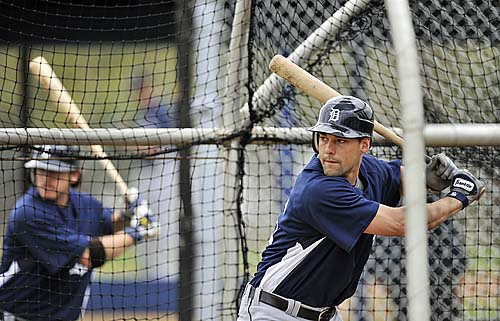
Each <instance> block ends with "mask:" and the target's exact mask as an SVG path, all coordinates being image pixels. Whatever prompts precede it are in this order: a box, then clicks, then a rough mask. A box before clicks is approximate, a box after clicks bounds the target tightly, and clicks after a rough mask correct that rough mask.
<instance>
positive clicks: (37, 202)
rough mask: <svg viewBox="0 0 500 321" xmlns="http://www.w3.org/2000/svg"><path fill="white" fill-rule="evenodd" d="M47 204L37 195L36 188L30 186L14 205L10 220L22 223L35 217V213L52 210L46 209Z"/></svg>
mask: <svg viewBox="0 0 500 321" xmlns="http://www.w3.org/2000/svg"><path fill="white" fill-rule="evenodd" d="M49 207H50V206H49V204H47V203H46V202H44V201H42V200H41V199H40V198H39V197H37V194H36V190H35V189H34V188H33V187H32V188H30V189H28V190H27V191H26V193H24V194H23V196H21V197H20V198H19V199H18V200H17V201H16V204H15V205H14V208H13V209H12V212H11V215H10V221H11V222H15V223H16V224H23V223H24V222H29V221H32V220H34V219H36V216H37V213H41V212H48V213H51V212H52V211H50V210H48V208H49Z"/></svg>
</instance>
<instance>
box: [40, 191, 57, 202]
mask: <svg viewBox="0 0 500 321" xmlns="http://www.w3.org/2000/svg"><path fill="white" fill-rule="evenodd" d="M38 195H40V197H41V198H42V199H44V200H47V201H55V200H56V199H57V192H56V191H52V190H49V189H44V188H39V189H38Z"/></svg>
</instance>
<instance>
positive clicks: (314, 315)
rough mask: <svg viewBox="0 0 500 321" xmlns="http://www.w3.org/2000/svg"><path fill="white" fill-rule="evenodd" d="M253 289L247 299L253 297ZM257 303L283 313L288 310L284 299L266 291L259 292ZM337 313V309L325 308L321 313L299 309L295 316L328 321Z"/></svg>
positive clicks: (251, 288) (304, 308) (252, 288)
mask: <svg viewBox="0 0 500 321" xmlns="http://www.w3.org/2000/svg"><path fill="white" fill-rule="evenodd" d="M255 290H256V289H255V287H253V286H252V285H250V293H249V294H248V297H249V298H250V299H252V298H253V297H254V296H255V292H256V291H255ZM258 299H259V302H262V303H265V304H267V305H270V306H272V307H274V308H276V309H280V310H281V311H285V312H286V310H287V309H288V301H287V300H286V299H283V298H282V297H279V296H277V295H276V294H273V293H270V292H266V291H260V296H259V298H258ZM336 312H337V309H335V308H332V307H330V308H326V309H325V310H323V311H316V310H312V309H308V308H306V307H302V306H301V307H300V308H299V312H298V313H297V316H298V317H300V318H303V319H307V320H319V321H326V320H330V319H331V318H332V317H333V316H334V315H335V313H336Z"/></svg>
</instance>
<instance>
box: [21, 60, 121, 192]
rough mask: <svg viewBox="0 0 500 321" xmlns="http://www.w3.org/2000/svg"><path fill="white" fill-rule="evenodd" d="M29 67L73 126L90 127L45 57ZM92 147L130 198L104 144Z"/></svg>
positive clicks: (118, 185) (118, 186)
mask: <svg viewBox="0 0 500 321" xmlns="http://www.w3.org/2000/svg"><path fill="white" fill-rule="evenodd" d="M29 69H30V72H31V73H32V74H33V75H34V76H36V77H37V78H38V81H39V83H40V86H41V87H42V88H45V89H47V90H48V92H49V97H50V99H51V100H52V101H54V102H55V103H56V106H57V109H58V111H59V112H60V113H62V114H64V115H66V121H67V122H68V123H69V124H71V126H72V127H79V128H83V129H87V128H90V126H89V124H88V122H87V121H86V120H85V118H84V117H83V115H82V113H81V112H80V109H79V108H78V106H77V105H76V104H75V102H74V101H73V98H72V97H71V95H70V94H69V92H68V91H67V90H66V88H64V86H63V84H62V82H61V80H60V79H59V78H58V77H57V75H56V74H55V72H54V70H53V69H52V67H51V66H50V64H49V63H48V62H47V60H45V58H43V57H36V58H34V59H33V60H31V61H30V64H29ZM90 149H91V151H92V153H93V154H94V155H96V156H98V157H99V158H100V159H99V160H98V161H99V162H100V163H101V165H102V166H103V167H104V169H105V170H106V173H107V174H108V176H109V177H110V178H111V179H112V180H113V181H114V182H115V184H116V187H117V188H118V191H119V192H120V193H121V194H122V195H124V196H126V197H127V198H128V196H129V195H128V192H129V189H128V186H127V184H126V183H125V181H124V180H123V178H122V177H121V175H120V173H118V170H117V169H116V167H115V166H114V165H113V163H112V162H111V161H110V160H109V159H107V157H108V155H107V154H106V152H104V150H103V148H102V146H101V145H91V146H90Z"/></svg>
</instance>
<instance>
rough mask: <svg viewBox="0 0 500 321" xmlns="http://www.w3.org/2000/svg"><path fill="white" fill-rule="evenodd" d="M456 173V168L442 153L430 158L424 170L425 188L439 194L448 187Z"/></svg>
mask: <svg viewBox="0 0 500 321" xmlns="http://www.w3.org/2000/svg"><path fill="white" fill-rule="evenodd" d="M457 172H458V168H457V166H456V165H455V164H454V163H453V161H452V160H451V159H450V158H449V157H448V156H446V155H445V154H443V153H440V154H437V155H434V156H432V158H431V161H430V163H429V164H427V166H426V168H425V176H426V184H427V187H428V188H430V189H431V190H433V191H436V192H440V191H442V190H444V189H445V188H447V187H448V186H450V182H451V178H452V177H453V175H455V173H457Z"/></svg>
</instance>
